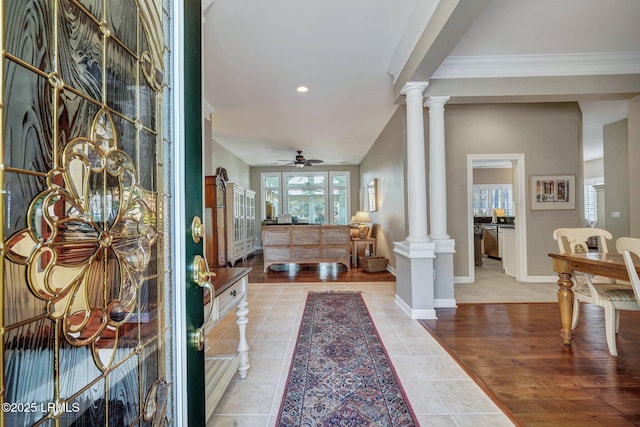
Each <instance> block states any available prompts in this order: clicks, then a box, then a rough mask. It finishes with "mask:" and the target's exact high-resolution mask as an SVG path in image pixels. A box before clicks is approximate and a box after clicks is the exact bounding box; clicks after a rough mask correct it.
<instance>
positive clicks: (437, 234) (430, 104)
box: [424, 96, 449, 240]
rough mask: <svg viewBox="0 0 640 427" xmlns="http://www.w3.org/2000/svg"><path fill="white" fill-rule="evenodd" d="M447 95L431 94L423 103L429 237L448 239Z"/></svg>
mask: <svg viewBox="0 0 640 427" xmlns="http://www.w3.org/2000/svg"><path fill="white" fill-rule="evenodd" d="M448 100H449V97H448V96H432V97H429V99H427V102H425V103H424V105H425V107H427V108H429V176H430V179H429V193H430V197H429V202H430V205H429V207H430V210H429V214H430V220H431V238H432V239H433V240H438V239H440V240H441V239H448V238H449V235H448V234H447V166H446V161H447V158H446V155H445V147H444V104H445V103H446V102H447V101H448Z"/></svg>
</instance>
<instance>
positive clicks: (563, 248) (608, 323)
mask: <svg viewBox="0 0 640 427" xmlns="http://www.w3.org/2000/svg"><path fill="white" fill-rule="evenodd" d="M590 237H597V240H598V249H599V251H600V252H602V253H607V252H608V248H607V239H609V240H610V239H611V238H612V237H613V236H612V235H611V233H609V232H608V231H606V230H603V229H600V228H589V227H585V228H558V229H556V230H555V231H554V232H553V238H554V239H555V240H556V241H557V242H558V247H559V249H560V252H562V253H572V254H580V253H586V252H589V248H588V246H587V240H588V239H589V238H590ZM573 281H574V286H573V289H572V290H573V294H574V299H573V301H574V302H573V318H572V319H571V329H572V330H574V329H575V328H576V326H577V325H578V320H579V318H580V303H581V302H587V303H590V304H596V305H599V306H601V307H602V308H603V309H604V315H605V332H606V335H607V346H608V347H609V353H611V355H612V356H617V355H618V352H617V349H616V334H617V333H618V330H619V327H620V312H619V310H634V309H635V308H634V305H633V304H635V306H637V307H640V306H638V304H637V303H636V302H635V298H634V296H633V290H632V289H631V287H630V286H629V284H626V283H616V282H615V280H613V279H608V280H607V281H606V282H602V281H599V280H597V279H596V278H594V277H593V276H591V275H589V274H585V273H580V272H578V273H576V274H574V277H573ZM638 309H639V310H640V308H638Z"/></svg>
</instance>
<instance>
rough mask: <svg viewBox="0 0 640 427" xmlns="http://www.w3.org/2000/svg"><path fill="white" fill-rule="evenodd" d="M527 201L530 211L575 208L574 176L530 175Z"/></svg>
mask: <svg viewBox="0 0 640 427" xmlns="http://www.w3.org/2000/svg"><path fill="white" fill-rule="evenodd" d="M529 193H530V194H529V200H530V209H531V210H561V209H575V208H576V176H575V175H532V176H531V177H530V190H529Z"/></svg>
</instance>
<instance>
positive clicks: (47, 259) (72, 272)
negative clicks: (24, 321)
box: [7, 109, 157, 371]
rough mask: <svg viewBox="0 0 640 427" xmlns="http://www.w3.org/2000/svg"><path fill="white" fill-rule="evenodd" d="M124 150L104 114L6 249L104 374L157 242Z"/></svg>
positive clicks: (69, 153) (75, 143) (70, 149)
mask: <svg viewBox="0 0 640 427" xmlns="http://www.w3.org/2000/svg"><path fill="white" fill-rule="evenodd" d="M117 145H118V144H117V138H116V131H115V128H114V125H113V121H112V119H111V116H110V114H109V112H108V110H106V109H102V110H100V111H99V112H98V113H97V115H96V116H95V118H94V121H93V126H92V132H91V137H90V138H76V139H74V140H72V141H70V142H69V143H68V144H67V145H66V147H65V148H64V152H63V154H62V167H61V168H59V169H53V170H51V171H50V172H49V174H48V188H47V189H46V190H44V191H43V192H41V193H40V194H38V195H37V196H36V197H35V198H34V199H33V200H32V201H31V204H30V206H29V208H28V212H27V218H28V225H27V228H25V229H23V230H20V231H18V232H17V233H15V234H14V235H13V236H12V237H11V238H10V239H9V240H8V244H7V258H9V259H10V260H12V261H13V262H16V263H20V264H23V265H26V266H27V282H28V285H29V288H30V289H31V291H32V292H33V293H34V294H35V295H36V296H37V297H38V298H40V299H42V300H45V301H47V303H48V304H47V307H48V315H49V317H50V318H52V319H55V320H61V321H62V332H63V334H64V336H65V338H66V340H67V341H68V342H69V343H70V344H72V345H74V346H87V345H91V346H92V350H93V355H94V360H95V361H96V364H97V366H98V367H99V368H100V369H101V370H103V371H105V370H107V369H108V368H109V366H110V365H111V363H112V362H113V358H114V355H115V350H116V347H117V344H118V331H119V328H120V326H122V325H123V324H124V323H125V322H126V321H127V320H128V319H129V318H130V317H131V316H132V314H133V312H134V310H135V308H136V301H137V296H138V289H139V288H140V287H141V286H142V284H143V283H144V280H145V277H144V275H145V272H146V268H147V266H148V265H149V262H150V260H151V251H152V246H153V244H154V242H155V240H156V237H157V232H156V228H155V227H156V224H155V222H156V218H155V214H154V209H152V208H151V207H150V205H151V204H150V203H148V202H147V201H146V200H145V199H144V195H145V192H144V191H143V190H142V189H141V188H140V186H139V185H138V184H137V176H136V168H135V165H134V162H133V160H132V159H131V158H130V157H129V155H128V154H127V153H125V152H124V151H122V150H120V149H118V147H117ZM154 204H155V203H154ZM151 206H153V205H151ZM153 207H154V208H155V206H153Z"/></svg>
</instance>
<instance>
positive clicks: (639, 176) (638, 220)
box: [628, 96, 640, 237]
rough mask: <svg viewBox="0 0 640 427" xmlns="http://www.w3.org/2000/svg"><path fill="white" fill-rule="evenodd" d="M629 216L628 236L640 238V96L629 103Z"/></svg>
mask: <svg viewBox="0 0 640 427" xmlns="http://www.w3.org/2000/svg"><path fill="white" fill-rule="evenodd" d="M628 112H629V159H628V163H629V183H633V185H631V184H630V185H629V187H630V188H629V190H630V191H629V193H628V194H629V211H630V212H629V216H630V221H629V222H630V236H631V237H640V191H638V189H637V185H638V183H639V182H640V167H638V164H640V96H636V97H635V98H633V99H632V100H630V101H629V104H628Z"/></svg>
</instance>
